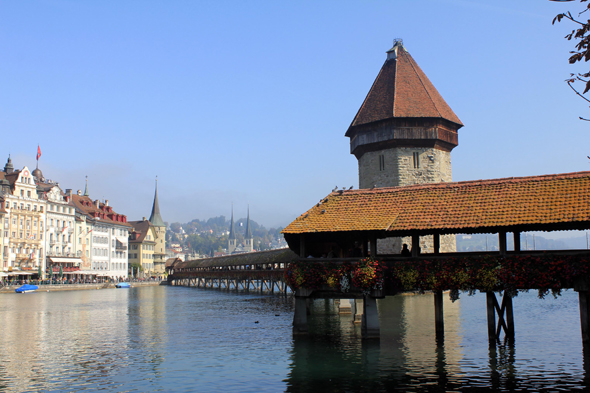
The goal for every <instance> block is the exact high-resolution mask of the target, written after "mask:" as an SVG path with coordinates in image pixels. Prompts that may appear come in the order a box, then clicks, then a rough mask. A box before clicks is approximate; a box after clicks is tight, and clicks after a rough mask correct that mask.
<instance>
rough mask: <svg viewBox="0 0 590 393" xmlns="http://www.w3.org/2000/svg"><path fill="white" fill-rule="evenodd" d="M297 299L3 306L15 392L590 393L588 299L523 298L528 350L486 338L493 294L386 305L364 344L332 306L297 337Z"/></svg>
mask: <svg viewBox="0 0 590 393" xmlns="http://www.w3.org/2000/svg"><path fill="white" fill-rule="evenodd" d="M292 302H293V299H292V298H290V297H282V296H261V295H259V294H256V295H248V294H236V293H235V292H234V293H228V292H223V291H217V290H204V289H195V288H166V287H148V288H134V289H132V290H116V289H112V290H100V291H97V290H94V291H77V292H51V293H34V294H27V295H16V294H14V295H2V296H0V315H2V316H3V318H2V320H1V322H0V340H2V341H1V342H2V345H1V346H0V390H2V391H64V390H66V391H74V390H75V391H80V390H100V389H104V390H109V391H267V392H277V391H284V390H286V391H289V392H307V391H322V390H325V391H326V392H332V391H351V392H356V391H358V392H388V391H432V392H437V391H466V392H469V391H480V390H481V389H484V388H485V389H490V390H492V391H516V390H525V391H526V390H529V391H538V390H552V391H554V390H582V389H587V388H588V387H590V383H589V381H590V372H589V370H590V366H589V364H590V363H589V362H590V361H589V360H588V359H590V356H589V354H588V353H584V352H583V351H582V345H581V335H580V325H579V309H578V303H577V296H576V294H575V293H573V292H566V293H564V295H563V296H562V297H561V298H559V299H552V298H550V297H548V298H547V299H545V300H539V299H537V298H536V296H535V294H521V295H519V296H518V297H517V298H516V299H515V300H514V316H515V327H516V340H515V341H514V342H506V343H505V342H498V343H496V344H495V345H492V346H491V347H490V346H489V344H488V340H487V324H486V312H485V295H476V296H474V297H467V296H462V297H461V299H460V300H459V301H457V302H455V303H451V302H450V301H449V300H448V296H447V295H445V297H444V318H445V320H444V321H445V332H444V337H437V336H436V334H435V328H434V299H433V296H432V295H429V294H425V295H411V294H410V295H398V296H395V297H388V298H386V299H383V300H380V301H379V302H378V310H379V314H380V323H381V339H380V340H362V339H361V331H360V326H359V325H358V324H357V325H355V324H354V323H352V322H353V320H352V316H351V315H338V312H337V309H336V307H335V306H334V303H333V301H330V300H316V301H314V302H313V303H312V305H311V315H310V317H309V327H310V333H311V334H310V335H309V336H307V337H301V336H297V337H293V336H292V334H291V329H292V326H291V321H292V318H293V303H292Z"/></svg>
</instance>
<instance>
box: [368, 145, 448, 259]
mask: <svg viewBox="0 0 590 393" xmlns="http://www.w3.org/2000/svg"><path fill="white" fill-rule="evenodd" d="M414 153H417V158H418V162H417V163H416V165H415V163H414ZM381 156H383V158H382V159H381V158H380V157H381ZM358 164H359V187H360V188H372V187H373V186H376V187H396V186H408V185H413V184H424V183H439V182H450V181H452V171H451V153H450V152H446V151H442V150H438V149H434V148H420V147H398V148H393V149H386V150H378V151H374V152H367V153H365V154H363V155H362V156H361V158H360V159H359V162H358ZM415 166H417V167H415ZM404 243H406V244H408V247H409V248H411V246H412V239H411V238H410V237H405V238H387V239H379V240H378V241H377V251H378V253H379V254H399V253H400V252H401V248H402V244H404ZM420 249H421V252H422V253H432V252H433V250H434V246H433V240H432V236H422V237H420ZM440 251H441V252H456V251H457V243H456V240H455V236H454V235H443V236H441V238H440Z"/></svg>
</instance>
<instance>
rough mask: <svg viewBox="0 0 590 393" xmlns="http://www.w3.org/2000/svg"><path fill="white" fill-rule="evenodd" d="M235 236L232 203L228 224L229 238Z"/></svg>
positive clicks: (232, 238)
mask: <svg viewBox="0 0 590 393" xmlns="http://www.w3.org/2000/svg"><path fill="white" fill-rule="evenodd" d="M235 238H236V231H235V229H234V204H233V203H232V204H231V223H230V226H229V240H234V239H235Z"/></svg>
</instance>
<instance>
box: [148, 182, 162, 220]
mask: <svg viewBox="0 0 590 393" xmlns="http://www.w3.org/2000/svg"><path fill="white" fill-rule="evenodd" d="M150 222H151V223H152V225H153V226H155V227H165V226H166V224H164V220H162V216H161V215H160V204H159V203H158V177H157V176H156V194H155V195H154V206H153V207H152V215H151V216H150Z"/></svg>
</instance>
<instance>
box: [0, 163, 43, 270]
mask: <svg viewBox="0 0 590 393" xmlns="http://www.w3.org/2000/svg"><path fill="white" fill-rule="evenodd" d="M0 182H1V193H2V198H3V199H4V203H3V208H4V209H3V210H4V211H5V213H4V218H3V225H2V229H3V231H2V235H3V236H2V271H4V272H13V271H19V272H22V275H27V274H30V275H32V274H33V272H37V271H38V269H39V267H41V270H42V271H44V270H45V250H46V248H45V245H46V233H45V229H46V215H45V214H46V209H47V200H46V197H45V195H44V194H43V193H40V192H38V190H37V184H36V178H35V177H34V176H33V174H32V173H31V171H30V170H29V168H28V167H26V166H25V167H23V169H21V170H14V167H13V165H12V160H11V159H10V157H9V158H8V161H7V163H6V165H5V166H4V171H2V172H0Z"/></svg>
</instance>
